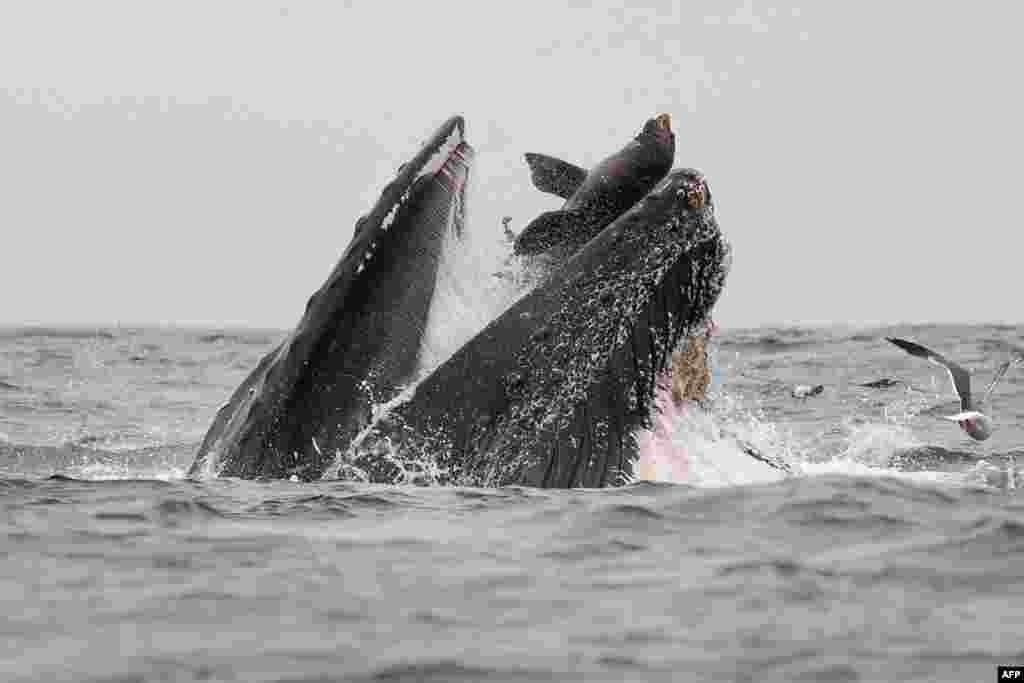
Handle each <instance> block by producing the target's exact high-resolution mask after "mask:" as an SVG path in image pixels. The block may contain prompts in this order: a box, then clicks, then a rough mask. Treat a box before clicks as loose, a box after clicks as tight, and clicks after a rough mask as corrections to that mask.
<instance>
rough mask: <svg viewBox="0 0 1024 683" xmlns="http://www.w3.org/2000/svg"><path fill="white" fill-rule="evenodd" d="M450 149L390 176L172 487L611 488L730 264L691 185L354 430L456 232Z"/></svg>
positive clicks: (417, 319)
mask: <svg viewBox="0 0 1024 683" xmlns="http://www.w3.org/2000/svg"><path fill="white" fill-rule="evenodd" d="M662 121H663V123H660V124H659V123H658V121H657V120H655V122H654V124H652V125H654V126H656V127H658V126H660V127H662V130H664V129H665V128H666V127H667V117H665V118H664V119H662ZM649 123H650V122H649ZM463 133H464V122H463V121H462V119H461V118H459V117H454V118H452V119H450V120H449V121H448V122H446V123H445V124H444V125H443V126H442V127H441V128H440V129H439V130H438V132H437V133H435V135H434V136H433V137H431V139H430V140H428V142H427V143H426V144H425V146H424V148H423V149H422V150H421V151H420V152H419V153H418V154H417V155H416V157H415V158H414V159H413V160H412V161H411V162H409V163H408V164H405V165H403V166H402V167H401V169H400V171H399V175H398V177H397V178H396V179H395V181H393V182H392V183H391V184H390V185H389V186H388V187H386V188H385V190H384V192H383V193H382V195H381V198H380V200H379V201H378V202H377V204H376V205H375V206H374V208H373V209H372V210H371V212H370V213H369V214H367V216H365V217H363V218H362V219H360V220H359V222H358V223H357V226H356V231H355V236H354V237H353V242H352V244H351V245H350V246H349V248H348V249H347V250H346V252H345V254H344V255H343V256H342V259H341V261H339V263H338V265H337V266H336V267H335V269H334V271H333V272H332V273H331V276H330V277H329V278H328V280H327V282H326V283H325V284H324V285H323V286H322V287H321V288H320V290H318V291H317V293H315V294H314V295H313V297H312V298H311V299H310V301H309V304H308V305H307V309H306V312H305V314H304V315H303V317H302V319H301V320H300V322H299V324H298V325H297V326H296V328H295V330H294V331H293V332H292V333H291V335H289V337H288V338H286V339H285V341H284V342H283V343H282V344H281V345H280V346H279V347H278V348H276V349H275V350H274V351H272V352H271V353H269V354H268V355H267V356H266V357H265V358H264V359H263V360H262V361H260V363H259V364H258V365H257V367H256V368H255V369H254V370H253V372H252V374H251V375H250V376H249V377H248V378H247V379H246V380H245V381H243V383H242V384H241V386H239V388H238V389H237V390H236V391H235V393H234V394H233V395H232V397H231V399H230V400H229V401H228V403H227V404H225V406H223V407H222V408H221V410H220V411H218V414H217V416H216V417H215V419H214V421H213V423H212V425H211V427H210V429H209V431H208V432H207V435H206V437H205V439H204V440H203V443H202V445H201V446H200V448H199V451H198V452H197V455H196V459H195V461H194V463H193V465H192V467H191V468H190V472H189V474H190V476H197V475H201V474H219V475H223V476H239V477H297V478H300V479H304V480H309V479H315V478H318V477H321V476H346V472H351V471H357V472H360V473H362V475H363V477H364V478H366V479H369V480H372V481H385V482H387V481H395V480H396V477H397V475H398V474H399V472H398V471H396V468H399V469H400V464H397V463H400V462H401V460H402V459H405V460H414V461H416V460H418V461H421V462H427V461H429V462H430V463H431V465H432V467H433V468H434V471H436V472H437V473H438V476H437V479H438V480H439V481H444V482H452V483H459V484H483V485H496V484H509V483H518V484H526V485H534V486H605V485H609V484H616V483H621V482H623V481H625V480H627V479H628V478H629V476H630V474H631V470H632V467H633V463H634V460H635V456H636V440H635V438H634V437H633V434H634V432H635V431H636V430H637V429H639V428H640V427H642V426H644V425H645V424H647V423H648V422H649V419H650V412H651V407H652V401H653V396H654V391H655V384H656V382H655V378H656V376H658V375H659V374H663V373H664V372H666V370H667V368H668V367H669V364H670V363H671V353H672V351H673V350H676V349H677V348H678V347H679V346H680V345H681V343H682V340H684V339H685V338H687V337H688V336H692V335H693V334H696V333H697V331H698V330H703V329H704V326H705V325H706V321H707V320H708V318H709V315H710V311H711V309H712V307H713V306H714V303H715V301H716V300H717V298H718V295H719V293H720V292H721V289H722V286H723V284H724V280H725V276H726V273H727V272H728V264H729V253H730V247H729V245H728V243H727V242H726V241H725V239H724V237H723V236H722V234H721V231H720V230H719V227H718V223H717V219H716V218H715V209H714V203H713V201H712V198H711V193H710V189H709V188H708V186H707V183H706V181H705V179H704V177H703V175H702V174H701V173H700V172H699V171H696V170H694V169H679V170H676V171H674V172H672V173H671V174H670V175H668V177H666V178H664V180H662V181H661V182H660V183H659V184H657V186H656V187H654V189H653V191H651V192H650V193H649V194H648V195H647V196H646V197H642V198H638V201H636V202H634V203H633V204H631V205H629V206H624V207H622V210H623V211H625V213H623V214H622V215H619V216H617V217H616V216H612V217H611V218H612V220H611V221H610V225H607V226H606V227H605V228H604V229H603V230H601V231H600V232H599V233H598V234H597V235H596V236H595V237H594V238H592V239H590V240H589V241H586V242H584V243H582V244H580V245H579V246H578V248H577V251H576V253H575V255H574V256H572V258H569V259H568V261H567V262H566V263H565V264H564V266H562V267H561V268H558V269H557V270H555V271H554V272H553V273H552V274H551V276H550V278H549V279H547V280H546V281H545V282H544V283H542V284H541V285H539V286H538V287H537V288H536V289H534V290H533V291H532V292H530V293H529V294H527V295H526V296H525V297H523V298H522V299H520V300H519V301H518V302H517V303H516V304H514V305H513V306H512V307H511V308H510V309H509V310H507V311H506V312H505V313H504V314H502V315H501V316H499V317H498V318H497V319H496V320H494V321H492V323H491V324H490V325H488V326H487V327H486V328H485V329H484V330H482V331H481V332H480V333H478V334H477V335H476V336H475V337H473V338H472V339H471V340H470V341H469V342H467V343H466V344H465V345H464V346H463V347H462V348H460V349H459V350H458V351H456V352H455V354H454V355H453V356H451V357H450V358H449V359H448V360H447V361H446V362H444V363H442V364H441V365H440V366H439V367H437V368H436V369H435V370H434V371H433V372H432V373H431V374H430V375H429V376H427V377H426V378H425V379H423V380H422V381H421V382H419V384H418V385H416V386H415V388H413V389H412V390H411V394H410V395H409V396H408V397H406V398H400V399H399V400H398V401H396V402H395V403H397V405H394V406H393V407H392V408H391V409H390V412H388V413H387V414H386V415H385V416H384V417H382V418H380V419H376V421H372V420H373V419H374V418H373V414H372V411H373V407H374V406H375V405H380V404H383V403H386V402H387V401H389V400H390V399H393V398H395V396H396V394H397V392H398V391H399V389H400V388H401V386H402V384H403V383H404V382H407V381H409V380H410V379H411V378H412V377H411V375H412V372H413V369H414V366H415V362H414V361H415V358H416V349H417V344H418V342H419V340H420V338H421V336H422V330H423V328H424V327H425V324H424V320H425V316H426V314H427V311H428V310H429V304H430V298H431V295H432V289H433V281H434V277H435V275H436V267H437V255H438V254H439V253H440V252H441V251H442V250H443V249H444V248H445V244H446V243H447V241H448V240H451V239H456V238H457V236H458V233H459V231H460V230H461V227H462V216H463V214H462V207H463V205H464V204H463V202H464V196H463V194H464V189H465V183H466V178H467V177H468V173H469V165H470V163H471V160H472V155H473V153H472V148H471V147H470V146H469V145H468V143H467V142H465V140H464V139H463ZM662 175H664V174H662ZM561 187H562V188H563V190H562V191H567V188H568V185H564V184H563V185H562V186H561ZM576 187H577V191H582V189H583V185H577V186H576ZM630 206H631V207H632V208H630ZM626 209H629V210H628V211H626ZM620 213H621V211H620ZM569 253H571V252H569Z"/></svg>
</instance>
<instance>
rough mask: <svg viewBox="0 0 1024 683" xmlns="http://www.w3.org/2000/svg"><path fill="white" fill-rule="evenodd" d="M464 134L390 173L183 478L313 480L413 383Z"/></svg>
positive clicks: (438, 139)
mask: <svg viewBox="0 0 1024 683" xmlns="http://www.w3.org/2000/svg"><path fill="white" fill-rule="evenodd" d="M464 130H465V123H464V121H463V119H462V118H461V117H453V118H451V119H449V120H448V121H446V122H445V123H444V125H442V126H441V127H440V128H439V129H438V130H437V132H436V133H435V134H434V135H433V136H431V138H430V139H429V140H428V141H427V142H426V143H425V144H424V145H423V148H422V149H421V150H420V151H419V153H418V154H417V155H416V156H415V157H414V158H413V159H412V160H411V161H410V162H408V163H406V164H403V165H402V166H401V168H399V171H398V174H397V177H396V178H395V180H394V181H392V182H391V183H390V184H389V185H388V186H387V187H385V188H384V190H383V192H382V193H381V196H380V199H379V200H378V201H377V203H376V204H375V205H374V207H373V209H372V210H371V211H370V212H369V213H368V214H367V215H365V216H363V217H362V218H360V219H359V221H358V222H357V223H356V227H355V234H354V236H353V238H352V242H351V243H350V244H349V246H348V248H347V249H346V250H345V253H344V254H343V256H342V257H341V260H340V261H339V262H338V264H337V265H336V266H335V268H334V270H333V272H332V273H331V275H330V277H328V278H327V281H326V282H325V283H324V285H323V286H322V287H321V288H320V289H319V290H318V291H317V292H316V293H314V294H313V296H312V297H311V298H310V300H309V302H308V304H307V305H306V311H305V313H304V315H303V316H302V319H301V320H300V321H299V323H298V325H297V326H296V327H295V329H294V331H293V332H292V333H291V335H289V336H288V338H287V339H285V341H284V342H283V343H282V344H281V345H280V346H279V347H278V348H276V349H275V350H274V351H272V352H271V353H269V354H268V355H267V356H266V357H264V358H263V359H262V360H261V361H260V363H259V364H258V366H257V367H256V369H255V370H253V372H252V373H251V374H250V375H249V377H248V378H247V379H246V380H245V381H244V382H242V384H241V386H239V387H238V389H237V390H236V391H235V393H234V394H233V395H232V396H231V398H230V400H229V401H228V402H227V403H226V404H225V405H224V406H223V407H222V408H221V409H220V411H219V412H218V413H217V415H216V417H215V418H214V421H213V424H212V425H211V426H210V429H209V430H208V432H207V434H206V437H205V439H204V440H203V443H202V445H201V446H200V448H199V451H198V453H197V455H196V459H195V461H194V462H193V464H192V467H191V468H190V470H189V475H190V476H194V475H198V474H201V473H203V472H206V471H210V470H209V469H207V466H208V465H209V467H210V468H216V472H217V473H218V474H221V475H225V476H238V477H287V476H291V475H297V476H300V477H302V478H304V479H309V478H313V477H317V476H319V475H320V473H321V471H322V470H323V467H324V466H325V465H326V464H327V463H328V462H330V460H329V459H325V458H327V454H333V453H334V452H335V451H336V450H338V449H341V450H344V449H345V448H346V447H347V446H348V445H349V443H350V442H351V440H352V438H353V437H354V436H355V435H356V434H357V433H358V432H359V431H360V430H361V429H363V428H364V427H365V426H367V425H368V424H369V422H370V418H371V409H372V407H373V405H375V404H377V403H381V402H384V401H387V400H389V399H391V398H392V397H393V396H394V395H395V393H396V392H397V391H398V390H399V388H400V387H401V386H402V385H403V384H405V383H406V382H408V381H409V380H410V379H411V378H412V374H413V372H414V370H415V368H416V365H417V359H418V352H419V349H420V343H421V338H422V335H423V331H424V329H425V328H426V320H427V314H428V312H429V308H430V302H431V298H432V296H433V293H434V285H435V281H436V274H437V267H438V262H439V259H440V256H441V253H442V251H443V249H444V246H445V243H446V241H447V240H449V239H453V238H457V237H458V236H459V234H460V233H461V230H462V224H463V217H464V214H463V207H464V205H465V197H464V192H465V186H466V181H467V177H468V173H469V166H470V163H471V160H472V156H473V150H472V148H471V147H470V146H469V145H468V143H466V142H465V140H464Z"/></svg>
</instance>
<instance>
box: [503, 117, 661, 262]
mask: <svg viewBox="0 0 1024 683" xmlns="http://www.w3.org/2000/svg"><path fill="white" fill-rule="evenodd" d="M675 152H676V137H675V133H673V132H672V125H671V118H670V117H669V115H668V114H659V115H658V116H656V117H655V118H653V119H649V120H648V121H647V122H646V123H645V124H644V127H643V130H642V131H641V132H640V134H639V135H637V136H636V137H635V138H634V139H633V140H632V141H631V142H630V143H629V144H627V145H626V146H625V147H623V148H622V149H621V150H619V151H618V152H616V153H615V154H613V155H611V156H610V157H608V158H606V159H604V160H603V161H601V163H599V164H598V165H597V166H595V167H594V168H592V169H591V170H590V172H589V173H588V172H587V171H584V170H583V169H582V168H580V167H578V166H575V165H573V164H570V163H568V162H566V161H562V160H561V159H557V158H555V157H550V156H547V155H544V154H536V153H527V154H526V155H525V158H526V163H527V165H528V166H529V167H530V172H531V178H532V180H533V184H534V185H535V186H536V187H537V189H538V190H541V191H542V192H548V193H551V194H554V195H556V196H558V197H561V198H563V199H565V204H564V205H563V206H562V208H561V209H559V210H557V211H547V212H545V213H542V214H541V215H540V216H537V218H535V219H533V221H531V222H530V224H529V225H527V226H526V227H525V228H523V231H522V232H521V233H519V236H518V238H517V239H516V241H515V253H517V254H536V253H538V252H545V253H548V254H554V255H559V254H561V255H567V254H572V253H574V252H575V251H576V250H578V249H579V248H580V247H582V246H583V245H584V244H586V243H587V242H588V241H589V240H590V239H591V238H592V237H593V236H594V235H596V234H597V233H599V232H601V230H603V229H604V228H605V227H606V226H607V225H609V224H610V223H611V222H612V221H613V220H615V219H616V218H618V217H619V216H620V215H622V213H623V212H624V211H626V210H627V209H628V208H630V207H631V206H633V205H634V204H636V203H637V202H638V201H640V200H641V199H642V198H643V197H644V195H646V194H647V193H648V192H650V191H651V189H652V188H653V187H654V186H655V185H656V184H657V183H658V181H660V180H661V179H662V178H664V177H665V174H666V173H668V172H669V169H671V168H672V161H673V159H674V158H675Z"/></svg>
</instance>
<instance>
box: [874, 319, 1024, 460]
mask: <svg viewBox="0 0 1024 683" xmlns="http://www.w3.org/2000/svg"><path fill="white" fill-rule="evenodd" d="M885 339H886V341H889V342H892V343H893V344H895V345H896V346H898V347H900V348H901V349H903V350H904V351H906V352H907V353H909V354H910V355H911V356H917V357H918V358H924V359H925V360H927V361H929V362H931V363H935V364H936V365H941V366H942V367H944V368H946V370H947V372H949V376H950V378H952V380H953V388H954V389H955V390H956V393H957V396H959V397H960V412H959V413H957V414H956V415H943V417H944V418H945V419H947V420H952V421H953V422H956V423H957V424H959V425H960V429H962V430H964V431H965V432H967V435H968V436H970V437H971V438H972V439H976V440H978V441H984V440H985V439H987V438H988V437H990V436H992V429H993V427H994V426H995V425H994V424H993V421H992V418H991V417H989V416H988V415H986V414H985V413H983V412H981V408H982V407H984V405H985V403H986V402H987V401H988V398H989V395H990V394H991V393H992V390H993V389H995V387H996V384H998V383H999V380H1001V379H1002V378H1003V375H1005V374H1006V371H1007V370H1009V369H1010V366H1011V365H1016V364H1017V363H1019V362H1021V361H1022V360H1024V358H1022V357H1020V356H1017V357H1015V358H1014V359H1013V360H1008V361H1004V362H1003V363H1002V364H1001V365H1000V366H999V368H998V369H997V370H996V374H995V376H994V377H993V378H992V381H991V382H990V383H989V385H988V388H987V389H985V393H984V394H982V395H981V400H980V401H977V402H975V401H974V400H972V398H971V373H970V372H968V371H967V370H965V369H964V368H963V367H961V366H959V365H957V364H956V363H954V362H953V361H951V360H949V359H948V358H946V357H945V356H943V355H941V354H938V353H935V352H934V351H932V350H931V349H927V348H925V347H923V346H921V345H920V344H915V343H914V342H912V341H907V340H906V339H895V338H893V337H886V338H885Z"/></svg>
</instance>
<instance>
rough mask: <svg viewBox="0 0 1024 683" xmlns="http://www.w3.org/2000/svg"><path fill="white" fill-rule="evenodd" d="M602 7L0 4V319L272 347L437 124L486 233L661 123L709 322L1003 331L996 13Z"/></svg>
mask: <svg viewBox="0 0 1024 683" xmlns="http://www.w3.org/2000/svg"><path fill="white" fill-rule="evenodd" d="M622 4H625V3H621V2H616V3H597V2H594V3H590V2H587V3H584V2H565V3H560V2H529V1H523V0H520V1H518V2H501V3H498V2H481V1H477V2H445V1H444V0H438V1H435V2H385V1H382V0H371V1H368V2H361V1H359V0H354V1H351V2H346V3H342V2H335V3H323V4H320V3H299V2H288V1H284V0H282V1H279V2H253V1H248V0H246V1H243V2H218V3H210V2H174V3H163V4H160V5H153V4H149V3H136V2H103V3H100V2H90V3H77V2H67V3H49V2H34V3H20V4H18V5H17V6H16V7H15V6H14V3H5V4H4V5H3V6H2V9H0V122H2V125H0V188H2V190H0V226H2V227H0V234H2V235H3V241H2V243H3V249H2V254H3V256H2V264H0V291H2V292H3V295H2V298H0V301H2V304H3V305H2V306H0V323H8V324H11V323H13V324H26V323H27V324H34V323H62V322H63V323H78V322H100V323H114V322H123V323H138V322H170V323H175V322H178V323H203V322H206V323H212V324H239V323H241V324H248V325H252V326H257V327H266V326H272V327H290V326H291V325H292V324H294V322H295V321H296V320H297V319H298V317H299V315H300V314H301V312H302V310H303V307H304V306H305V302H306V299H307V297H308V295H309V294H310V293H311V292H312V291H313V290H314V289H315V288H316V287H318V286H319V285H320V283H321V282H322V281H323V279H324V278H325V277H326V276H327V274H328V272H329V270H330V268H331V267H332V266H333V264H334V262H335V261H336V259H337V258H338V256H339V255H340V254H341V252H342V250H343V249H344V247H345V246H346V244H347V242H348V239H349V237H350V236H351V232H352V225H353V223H354V222H355V219H356V218H357V217H358V216H359V215H360V214H361V213H363V212H364V211H365V210H366V209H367V208H368V207H369V206H370V204H371V203H372V202H373V201H374V200H375V198H376V197H377V195H378V193H379V191H380V189H381V187H382V186H383V185H384V183H385V182H386V181H387V180H388V179H390V177H391V176H392V175H393V173H394V171H395V169H396V168H397V166H398V165H399V164H400V163H401V162H402V161H404V160H405V159H407V158H408V157H409V156H410V155H411V154H412V153H413V152H414V151H415V149H416V147H417V145H418V144H419V142H420V141H421V140H422V139H423V138H425V137H426V136H427V135H428V134H429V133H430V132H431V131H432V130H433V129H434V128H435V127H436V126H437V125H438V124H439V123H440V122H441V121H442V120H444V119H445V118H446V117H447V116H449V115H451V114H453V113H462V114H464V115H465V116H466V117H467V122H468V136H469V139H470V142H471V143H472V144H473V145H474V146H475V147H476V149H477V152H478V157H477V164H476V166H475V169H474V171H475V174H476V175H475V180H474V185H475V193H474V195H473V197H472V205H471V211H472V213H471V216H472V220H473V222H474V223H473V229H474V230H475V231H477V233H479V231H481V230H482V229H486V228H485V226H493V230H494V231H495V233H496V234H497V233H498V232H500V220H499V219H500V216H501V215H504V214H510V215H512V216H513V217H515V219H516V224H517V225H522V224H523V223H525V222H526V221H528V220H529V219H530V218H532V217H533V216H534V215H536V214H537V213H538V212H540V211H543V210H547V209H550V208H554V207H556V206H557V205H558V204H559V202H558V200H555V199H553V198H551V197H546V196H544V195H541V194H540V193H539V192H537V191H536V190H535V189H533V188H532V187H531V186H530V183H529V176H528V173H527V171H526V169H525V167H524V165H523V163H522V160H521V155H522V153H523V152H526V151H543V152H546V153H549V154H554V155H557V156H561V157H563V158H566V159H569V160H571V161H574V162H576V163H579V164H582V165H590V164H593V163H595V162H597V161H599V160H600V159H601V158H602V157H604V156H606V155H607V154H609V153H611V152H613V151H615V150H617V149H618V148H619V147H621V146H622V145H623V144H624V143H625V142H626V141H627V140H629V139H630V138H631V137H632V136H633V135H634V134H635V133H636V132H637V131H638V130H639V128H640V127H641V126H642V124H643V121H644V120H645V119H646V118H648V117H650V116H652V115H654V114H655V113H657V112H662V111H667V112H670V113H671V114H672V115H673V127H674V128H675V130H676V141H677V144H676V164H677V165H685V166H696V167H698V168H701V169H703V170H704V171H705V172H706V174H707V176H708V180H709V183H710V184H711V186H712V189H713V192H714V194H715V198H716V201H717V203H718V207H719V217H720V220H721V224H722V227H723V229H724V231H725V232H726V233H727V234H728V236H729V237H730V239H731V240H732V243H733V247H734V266H733V271H732V273H731V275H730V279H729V281H728V283H727V285H726V291H725V294H724V295H723V298H722V300H721V302H720V303H719V306H718V309H717V318H718V319H719V321H720V323H721V324H722V325H723V326H726V327H738V326H753V325H759V324H766V323H782V324H806V323H821V322H847V323H852V324H855V325H859V324H871V323H876V322H900V321H936V322H938V321H964V322H972V321H978V322H980V321H1000V322H1018V321H1021V320H1022V318H1024V315H1022V313H1021V311H1020V308H1019V307H1018V306H1017V300H1018V298H1019V296H1020V276H1019V274H1018V273H1019V272H1020V270H1019V263H1020V260H1021V257H1020V254H1019V252H1020V247H1021V244H1022V241H1021V239H1020V238H1019V237H1018V231H1019V230H1020V225H1019V220H1018V213H1019V212H1018V210H1017V207H1016V205H1015V202H1016V199H1017V198H1018V197H1019V196H1020V195H1021V193H1022V192H1021V188H1020V176H1021V171H1020V169H1021V162H1020V158H1021V151H1022V150H1021V135H1020V120H1021V107H1020V102H1021V99H1020V68H1021V65H1022V64H1024V59H1022V56H1024V55H1022V49H1021V47H1020V44H1021V40H1020V38H1019V29H1020V19H1021V16H1020V15H1021V12H1020V11H1019V10H1016V9H1014V8H1015V7H1016V5H1015V3H1007V2H973V3H954V2H942V3H939V2H871V1H867V2H815V3H806V4H772V3H764V2H755V1H753V0H746V1H740V2H679V1H666V2H647V3H641V2H631V3H629V5H630V8H629V9H624V8H622V7H621V6H620V5H622ZM1015 45H1016V46H1017V47H1014V46H1015ZM979 295H981V297H982V298H980V299H978V298H977V297H978V296H979Z"/></svg>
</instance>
